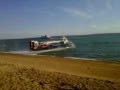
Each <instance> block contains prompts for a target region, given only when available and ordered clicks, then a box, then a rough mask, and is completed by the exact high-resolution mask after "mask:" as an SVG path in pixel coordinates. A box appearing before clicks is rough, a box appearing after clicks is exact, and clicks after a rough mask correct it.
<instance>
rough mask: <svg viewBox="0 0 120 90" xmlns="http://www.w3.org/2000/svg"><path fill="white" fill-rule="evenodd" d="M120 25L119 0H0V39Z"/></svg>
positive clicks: (109, 30)
mask: <svg viewBox="0 0 120 90" xmlns="http://www.w3.org/2000/svg"><path fill="white" fill-rule="evenodd" d="M119 29H120V0H0V39H3V38H25V37H35V36H41V35H44V34H47V35H72V34H77V35H85V34H95V33H120V30H119Z"/></svg>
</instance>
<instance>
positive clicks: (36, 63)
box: [0, 53, 120, 90]
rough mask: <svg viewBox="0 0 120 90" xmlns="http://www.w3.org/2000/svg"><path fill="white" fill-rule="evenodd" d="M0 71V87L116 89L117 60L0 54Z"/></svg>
mask: <svg viewBox="0 0 120 90" xmlns="http://www.w3.org/2000/svg"><path fill="white" fill-rule="evenodd" d="M0 72H1V73H0V74H1V75H0V79H1V78H2V80H1V81H0V87H2V90H6V88H5V87H6V86H8V88H7V89H8V90H9V88H13V89H14V90H120V63H113V62H103V61H89V60H73V59H68V58H62V57H51V56H30V55H17V54H6V53H0ZM21 78H22V79H21ZM20 80H22V81H23V82H22V81H20ZM6 82H7V84H5V83H6ZM20 82H21V83H20ZM18 83H19V84H18ZM23 83H24V84H25V85H24V84H23ZM27 83H28V84H27ZM26 84H27V85H26ZM13 86H14V87H13ZM30 87H31V88H30Z"/></svg>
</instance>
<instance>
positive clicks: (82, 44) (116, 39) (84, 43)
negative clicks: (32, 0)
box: [0, 33, 120, 61]
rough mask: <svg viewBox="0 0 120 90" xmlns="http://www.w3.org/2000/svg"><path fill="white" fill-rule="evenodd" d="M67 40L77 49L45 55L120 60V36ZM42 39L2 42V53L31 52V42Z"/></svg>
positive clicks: (82, 37) (89, 36) (95, 35)
mask: <svg viewBox="0 0 120 90" xmlns="http://www.w3.org/2000/svg"><path fill="white" fill-rule="evenodd" d="M67 38H68V39H69V40H70V41H71V42H72V43H74V44H75V48H72V49H68V50H62V51H54V52H48V53H43V54H45V55H52V56H62V57H71V58H73V57H74V58H90V59H102V60H114V61H119V60H120V34H119V33H117V34H94V35H74V36H67ZM31 40H38V41H42V40H43V39H40V38H28V39H9V40H0V51H1V52H11V51H30V50H29V41H31Z"/></svg>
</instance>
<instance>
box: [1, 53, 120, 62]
mask: <svg viewBox="0 0 120 90" xmlns="http://www.w3.org/2000/svg"><path fill="white" fill-rule="evenodd" d="M1 53H5V54H13V55H14V54H15V55H16V54H17V55H26V56H47V57H60V58H66V59H73V60H85V61H98V62H99V61H100V62H108V63H109V62H111V63H120V60H118V59H117V60H116V59H103V58H101V59H100V58H81V57H71V56H55V55H46V54H34V53H33V54H28V53H16V52H0V54H1Z"/></svg>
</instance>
